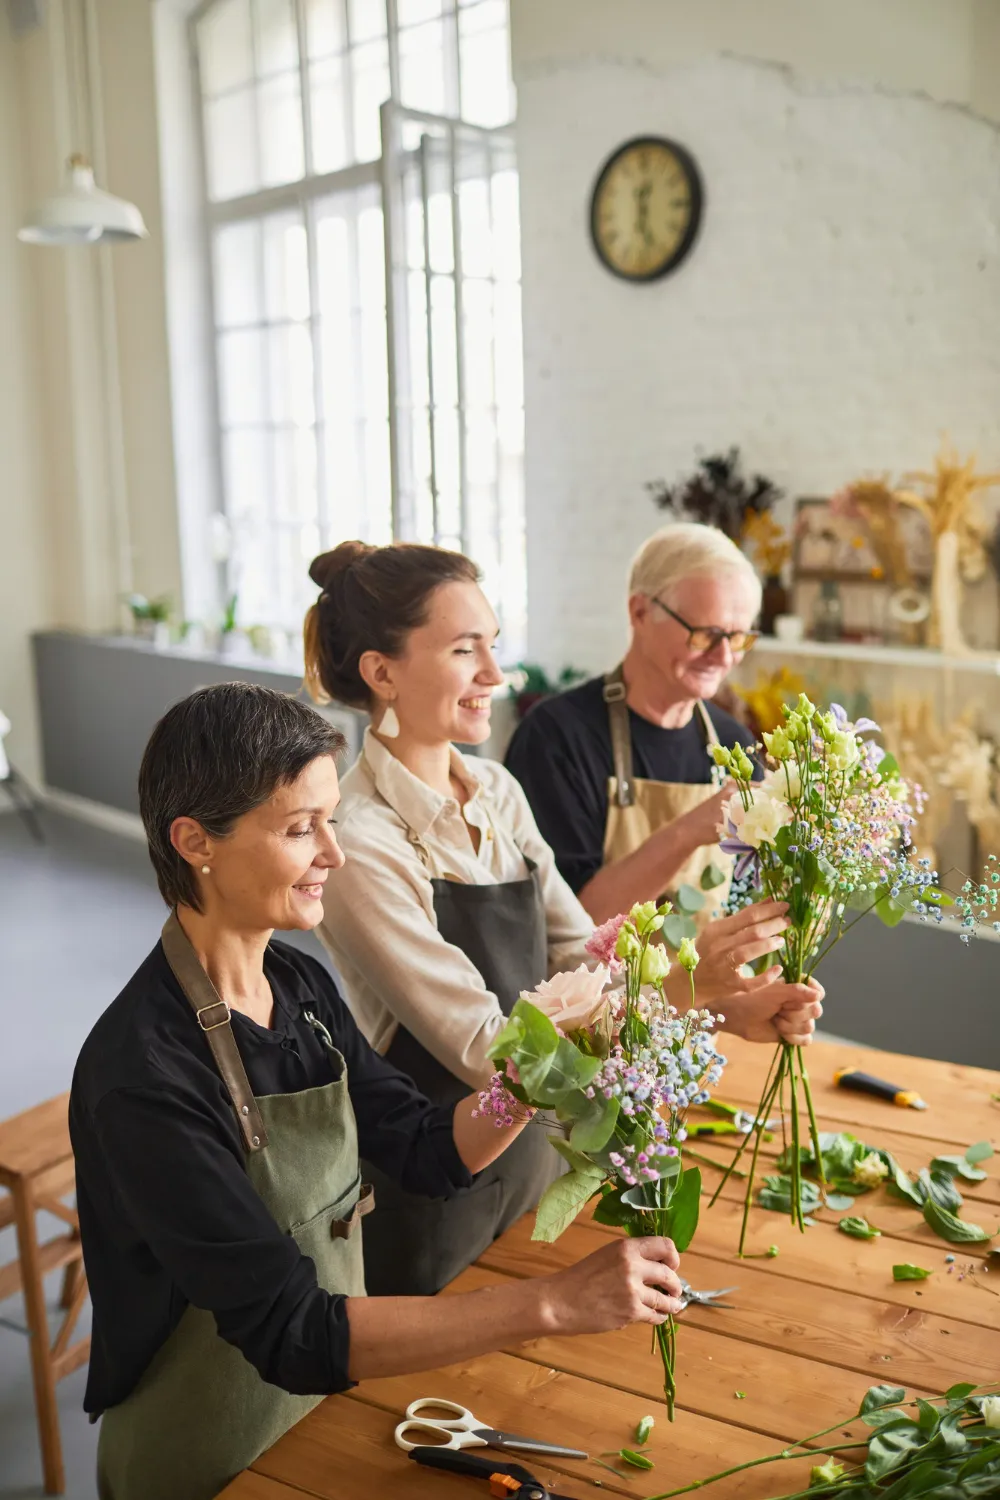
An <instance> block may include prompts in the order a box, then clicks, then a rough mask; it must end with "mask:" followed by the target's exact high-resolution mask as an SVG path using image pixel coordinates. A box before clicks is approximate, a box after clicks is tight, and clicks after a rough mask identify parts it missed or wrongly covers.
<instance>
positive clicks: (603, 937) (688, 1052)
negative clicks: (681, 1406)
mask: <svg viewBox="0 0 1000 1500" xmlns="http://www.w3.org/2000/svg"><path fill="white" fill-rule="evenodd" d="M669 911H670V904H669V902H664V903H662V904H661V905H657V904H656V903H655V902H652V901H649V902H646V903H644V904H642V905H637V906H634V907H633V908H632V910H631V912H629V913H628V915H627V916H626V915H622V916H618V917H614V918H612V920H611V921H609V922H605V923H604V925H603V926H602V927H599V928H598V929H597V931H596V932H595V933H594V934H593V936H592V938H591V940H590V941H589V942H588V944H587V948H588V951H589V952H590V953H592V954H593V955H594V957H596V958H597V959H598V960H599V965H598V967H597V968H596V969H594V970H593V971H591V970H588V969H587V968H586V966H585V965H582V966H581V967H580V968H579V969H577V970H576V971H575V972H573V973H570V974H556V975H555V976H554V977H553V978H552V979H550V980H547V981H545V982H544V983H542V984H540V985H539V986H538V988H537V989H536V990H534V991H533V992H532V993H531V994H523V995H521V997H520V998H519V999H518V1001H517V1003H516V1004H515V1006H514V1008H513V1010H512V1012H511V1015H510V1018H509V1020H508V1022H507V1024H506V1026H505V1027H504V1029H503V1030H502V1031H501V1032H500V1033H499V1034H498V1036H497V1038H496V1040H495V1042H494V1044H493V1048H492V1055H493V1059H494V1062H495V1063H496V1064H497V1068H498V1071H497V1072H496V1073H495V1074H494V1076H493V1079H492V1081H491V1085H490V1088H489V1089H487V1090H484V1092H483V1093H482V1094H481V1095H480V1112H482V1113H484V1114H492V1115H493V1116H495V1118H496V1122H497V1124H498V1125H504V1124H510V1123H512V1121H513V1119H514V1113H515V1103H514V1101H519V1102H520V1103H521V1104H523V1105H528V1106H529V1107H531V1108H533V1109H540V1110H545V1111H551V1112H553V1113H554V1115H555V1118H556V1120H557V1121H558V1123H559V1125H560V1126H561V1127H562V1134H558V1135H557V1134H553V1135H552V1136H550V1140H551V1142H552V1145H553V1148H554V1149H555V1150H556V1151H558V1152H559V1154H560V1156H562V1157H563V1159H564V1160H565V1161H566V1163H567V1165H568V1168H569V1170H568V1172H566V1173H565V1175H563V1176H562V1177H560V1178H558V1179H557V1180H556V1181H555V1182H554V1183H553V1184H552V1185H551V1186H550V1187H549V1188H548V1189H547V1191H546V1192H545V1194H544V1196H543V1197H542V1200H541V1202H540V1203H539V1205H538V1210H537V1214H536V1219H535V1228H534V1235H533V1237H534V1238H535V1239H538V1240H548V1241H551V1240H554V1239H556V1238H558V1236H559V1235H560V1234H561V1233H562V1232H563V1230H564V1229H566V1228H567V1227H568V1226H569V1225H570V1224H571V1223H572V1222H573V1220H574V1219H575V1218H576V1216H577V1214H578V1213H579V1212H580V1210H581V1209H582V1208H583V1207H584V1205H585V1204H586V1203H587V1202H589V1201H590V1200H591V1199H595V1200H596V1202H595V1206H594V1217H595V1218H596V1219H597V1220H598V1221H599V1222H601V1223H604V1224H613V1225H617V1226H619V1227H621V1228H622V1229H624V1230H625V1232H626V1234H628V1235H632V1236H640V1235H666V1236H668V1237H669V1238H670V1239H672V1240H673V1242H674V1244H675V1246H676V1248H677V1250H678V1251H683V1250H685V1249H686V1248H687V1247H688V1245H689V1244H690V1243H691V1240H692V1238H693V1237H694V1232H695V1229H696V1228H697V1224H698V1212H699V1208H700V1197H701V1174H700V1172H699V1171H698V1168H697V1167H687V1168H686V1169H685V1167H684V1165H683V1163H682V1160H681V1147H682V1144H683V1142H684V1141H685V1140H686V1139H687V1132H686V1130H685V1127H684V1120H685V1118H686V1115H687V1111H688V1109H689V1108H690V1106H691V1105H693V1104H703V1103H705V1102H706V1101H707V1099H708V1098H709V1091H710V1089H711V1088H712V1087H713V1086H714V1085H715V1084H716V1083H718V1081H719V1079H720V1077H721V1075H722V1069H723V1067H724V1065H725V1058H724V1057H723V1056H721V1055H720V1053H718V1052H717V1051H716V1049H715V1037H714V1034H713V1031H712V1027H713V1025H714V1023H715V1021H717V1020H718V1021H721V1020H722V1019H723V1017H721V1016H719V1017H713V1016H712V1015H711V1014H710V1013H709V1012H708V1011H707V1010H696V1009H694V1005H693V1002H694V970H695V968H696V967H697V963H698V954H697V950H696V949H695V947H694V945H693V943H691V941H690V940H689V939H685V940H684V941H683V942H682V943H681V946H680V950H679V952H678V955H677V961H678V963H679V964H680V965H681V966H682V968H684V969H686V970H687V972H688V974H689V975H690V982H691V998H692V1008H691V1009H690V1010H688V1011H686V1012H684V1013H681V1012H679V1011H678V1010H677V1009H676V1008H675V1007H674V1006H673V1005H671V1004H670V1003H669V1002H668V1000H667V999H666V995H665V993H664V982H665V980H666V978H667V975H668V974H669V972H670V958H669V956H668V954H667V951H666V949H665V948H664V947H663V946H662V943H661V942H660V941H659V938H658V934H659V932H660V929H661V928H662V926H663V922H664V919H665V917H666V916H667V914H668V913H669ZM613 977H617V978H618V979H619V980H620V981H621V982H620V983H619V984H618V985H617V987H615V988H612V989H608V987H607V986H608V984H609V981H610V980H612V978H613ZM655 1337H656V1342H657V1346H658V1348H659V1351H660V1355H661V1357H662V1360H663V1370H664V1393H665V1396H666V1400H667V1408H668V1412H669V1414H670V1417H671V1419H672V1418H673V1411H674V1399H675V1392H676V1383H675V1378H674V1352H675V1341H676V1329H675V1325H674V1320H673V1318H672V1317H671V1318H668V1319H667V1321H666V1322H665V1323H664V1324H662V1325H661V1326H659V1327H657V1328H656V1330H655Z"/></svg>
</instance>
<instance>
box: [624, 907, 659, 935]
mask: <svg viewBox="0 0 1000 1500" xmlns="http://www.w3.org/2000/svg"><path fill="white" fill-rule="evenodd" d="M629 920H630V921H631V922H632V923H633V925H634V927H635V930H636V932H637V933H638V934H639V936H640V937H645V935H646V933H647V932H655V931H656V928H655V927H654V926H653V923H654V922H655V921H656V902H655V901H637V902H636V903H635V905H634V906H633V908H632V910H631V911H630V912H629ZM660 926H661V927H662V926H663V923H662V922H661V923H660Z"/></svg>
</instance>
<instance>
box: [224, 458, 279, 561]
mask: <svg viewBox="0 0 1000 1500" xmlns="http://www.w3.org/2000/svg"><path fill="white" fill-rule="evenodd" d="M222 462H223V474H224V476H225V484H226V514H227V515H228V517H229V520H230V525H231V529H232V536H233V545H234V549H235V548H238V546H239V542H240V539H241V536H243V535H245V534H246V533H247V532H248V531H251V530H253V529H254V528H255V527H256V528H260V527H262V526H263V525H264V524H265V521H266V518H267V515H268V494H269V492H270V488H271V482H270V463H271V459H270V444H269V439H268V434H267V433H266V432H264V431H261V430H260V429H258V430H256V431H254V430H252V429H251V430H249V431H240V432H227V433H225V434H224V436H223V442H222Z"/></svg>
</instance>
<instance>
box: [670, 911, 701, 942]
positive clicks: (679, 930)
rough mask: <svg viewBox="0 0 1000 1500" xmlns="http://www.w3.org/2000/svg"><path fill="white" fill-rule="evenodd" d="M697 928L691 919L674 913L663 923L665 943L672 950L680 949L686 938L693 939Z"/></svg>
mask: <svg viewBox="0 0 1000 1500" xmlns="http://www.w3.org/2000/svg"><path fill="white" fill-rule="evenodd" d="M695 932H696V928H695V924H694V922H692V920H691V918H690V917H685V916H682V914H681V913H680V912H676V911H672V912H671V913H670V915H669V916H668V917H667V918H666V920H665V921H664V923H663V941H664V942H665V943H666V944H667V946H668V947H670V948H679V947H680V945H681V943H682V942H683V941H684V939H685V938H686V937H690V938H693V937H694V936H695Z"/></svg>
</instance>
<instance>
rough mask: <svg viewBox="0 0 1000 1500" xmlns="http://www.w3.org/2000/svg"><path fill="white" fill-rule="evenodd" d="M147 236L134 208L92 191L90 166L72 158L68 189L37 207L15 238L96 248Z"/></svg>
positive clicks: (111, 195) (53, 195)
mask: <svg viewBox="0 0 1000 1500" xmlns="http://www.w3.org/2000/svg"><path fill="white" fill-rule="evenodd" d="M148 232H149V231H148V230H147V229H146V226H145V224H144V223H143V220H142V214H141V213H140V212H139V210H138V209H137V208H136V206H135V204H134V203H128V202H126V200H125V199H124V198H116V197H115V196H114V195H113V194H112V193H105V192H102V191H101V189H100V188H99V187H95V186H94V174H93V171H92V170H91V168H90V165H89V163H88V162H86V161H84V160H83V158H82V157H78V156H74V157H71V158H70V161H69V183H68V185H67V186H66V187H65V188H63V190H62V192H59V193H53V194H52V196H51V197H50V198H46V199H44V200H43V202H42V203H40V204H39V206H38V208H37V209H36V210H35V212H34V213H33V214H32V216H31V219H30V221H29V222H28V223H27V224H25V226H24V228H23V229H20V230H18V235H17V237H18V239H19V240H24V241H25V242H26V243H27V244H29V245H97V244H114V243H121V242H123V241H127V240H144V239H145V238H146V236H147V234H148Z"/></svg>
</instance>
